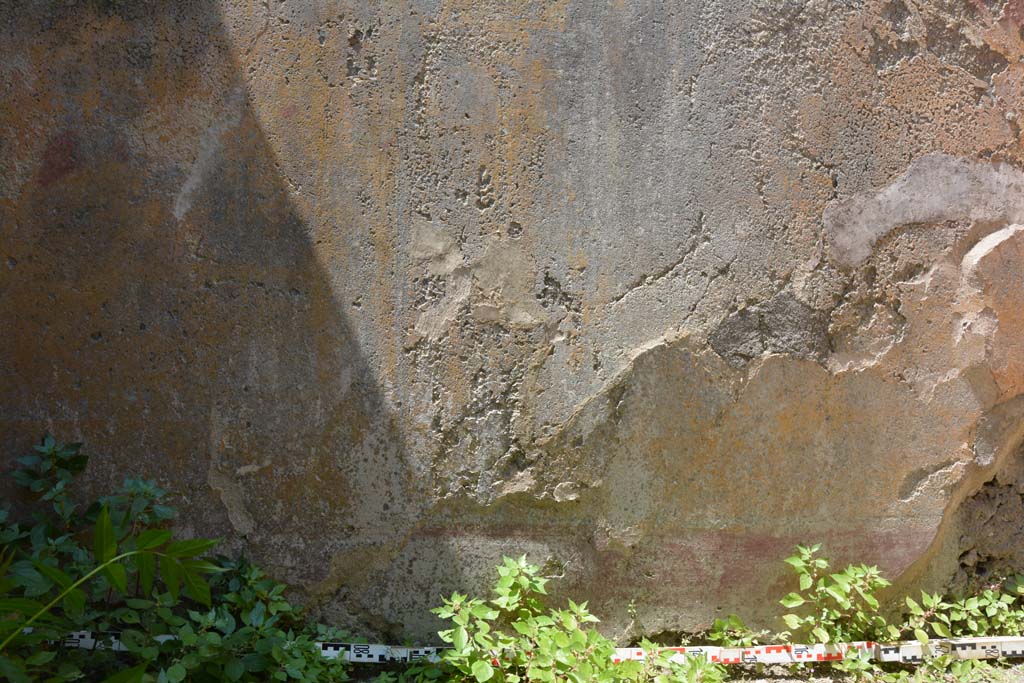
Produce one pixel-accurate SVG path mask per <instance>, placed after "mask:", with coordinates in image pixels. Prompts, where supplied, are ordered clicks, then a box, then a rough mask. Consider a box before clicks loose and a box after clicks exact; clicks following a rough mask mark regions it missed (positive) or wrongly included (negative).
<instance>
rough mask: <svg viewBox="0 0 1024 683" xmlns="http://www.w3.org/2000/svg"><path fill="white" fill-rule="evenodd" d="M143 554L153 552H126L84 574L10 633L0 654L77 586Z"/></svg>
mask: <svg viewBox="0 0 1024 683" xmlns="http://www.w3.org/2000/svg"><path fill="white" fill-rule="evenodd" d="M143 552H153V551H151V550H129V551H128V552H125V553H121V554H120V555H117V556H116V557H112V558H110V559H109V560H107V561H106V562H104V563H102V564H100V565H99V566H97V567H96V568H95V569H93V570H92V571H90V572H89V573H88V574H86V575H85V576H83V577H82V578H80V579H79V580H78V581H75V582H74V583H73V584H71V585H70V586H68V587H67V588H65V589H64V590H63V591H62V592H61V594H60V595H58V596H57V597H55V598H54V599H53V600H51V601H50V602H49V603H48V604H47V605H46V606H44V607H43V608H42V609H40V610H39V611H38V612H36V613H35V614H33V615H32V616H31V617H30V618H29V620H28V621H26V622H25V623H24V624H22V625H21V626H20V627H18V628H16V629H14V630H13V631H11V635H9V636H7V638H5V639H4V642H2V643H0V652H3V651H4V648H6V647H7V645H8V644H9V643H10V642H11V641H12V640H14V638H15V636H17V635H18V634H19V633H22V632H23V631H24V630H25V629H26V628H28V627H29V626H31V625H32V624H33V623H34V622H35V620H36V619H38V618H39V617H41V616H43V615H44V614H46V613H47V612H49V611H50V610H51V609H52V608H53V606H54V605H56V604H57V603H58V602H60V601H61V600H63V599H64V598H66V597H67V596H68V594H69V593H71V591H73V590H75V589H76V588H78V587H79V586H81V585H82V584H83V583H85V582H86V581H88V580H89V579H91V578H92V577H94V576H96V574H98V573H100V572H101V571H103V570H104V569H106V568H107V567H109V566H110V565H112V564H114V563H115V562H120V561H121V560H124V559H126V558H129V557H131V556H133V555H138V554H139V553H143ZM153 554H154V555H159V556H161V557H162V556H163V553H157V552H153Z"/></svg>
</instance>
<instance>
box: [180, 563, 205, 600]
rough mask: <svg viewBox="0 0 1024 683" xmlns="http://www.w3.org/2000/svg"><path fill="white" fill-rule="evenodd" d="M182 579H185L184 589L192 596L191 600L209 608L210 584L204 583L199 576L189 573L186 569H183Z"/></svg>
mask: <svg viewBox="0 0 1024 683" xmlns="http://www.w3.org/2000/svg"><path fill="white" fill-rule="evenodd" d="M182 578H184V579H185V587H186V588H188V594H189V595H191V596H192V599H194V600H196V601H197V602H200V603H202V604H204V605H206V606H207V607H209V606H210V584H208V583H206V581H205V580H204V579H203V577H202V576H200V575H199V574H197V573H195V572H193V571H190V569H189V568H188V567H185V571H184V572H183V573H182Z"/></svg>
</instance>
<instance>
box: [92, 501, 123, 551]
mask: <svg viewBox="0 0 1024 683" xmlns="http://www.w3.org/2000/svg"><path fill="white" fill-rule="evenodd" d="M92 545H93V554H94V555H95V556H96V561H97V562H106V561H108V560H110V559H112V558H113V557H114V555H116V554H117V539H116V538H115V537H114V525H113V524H112V523H111V521H110V512H109V511H108V510H107V506H106V505H104V506H103V508H101V509H100V515H99V517H97V518H96V528H95V529H94V531H93V540H92Z"/></svg>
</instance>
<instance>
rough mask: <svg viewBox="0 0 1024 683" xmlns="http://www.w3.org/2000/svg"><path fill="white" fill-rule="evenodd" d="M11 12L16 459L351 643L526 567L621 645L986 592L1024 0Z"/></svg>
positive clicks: (422, 622)
mask: <svg viewBox="0 0 1024 683" xmlns="http://www.w3.org/2000/svg"><path fill="white" fill-rule="evenodd" d="M0 9H2V11H0V31H2V33H0V46H2V47H0V83H2V85H3V89H4V97H3V98H2V100H0V154H2V158H3V159H4V163H3V167H2V172H0V250H2V252H3V253H2V254H0V257H2V258H3V259H4V263H3V268H2V270H0V329H2V330H3V331H4V332H3V342H2V347H0V382H2V385H0V386H2V390H0V448H2V452H3V454H4V456H5V457H9V456H13V455H16V454H17V453H18V452H20V450H22V449H24V448H26V447H27V446H28V444H29V443H30V442H31V441H32V440H33V439H34V438H36V437H37V436H38V434H39V433H40V432H41V431H42V430H44V429H50V430H52V431H54V432H55V433H56V434H58V435H63V436H65V437H68V438H80V439H83V440H85V441H86V442H87V444H88V448H89V450H90V452H92V453H94V454H100V455H97V456H96V457H94V460H93V462H92V463H91V466H90V471H89V473H88V484H89V485H90V486H93V487H95V488H96V490H100V489H101V488H106V487H108V486H109V485H110V484H111V483H116V482H118V481H119V480H120V479H122V478H123V477H124V476H127V475H142V476H146V477H155V478H157V479H158V480H159V481H160V482H161V483H164V484H166V485H169V486H170V487H171V488H173V489H174V491H175V492H176V493H177V494H178V495H179V496H180V500H181V501H182V503H183V507H184V508H185V510H186V515H185V518H184V520H183V521H182V526H183V529H184V530H185V531H186V532H195V533H201V534H220V535H225V536H226V537H227V539H228V540H227V544H228V546H229V547H231V548H234V549H236V550H243V549H244V550H245V551H246V552H248V553H249V554H251V555H253V556H255V557H256V558H257V559H258V560H259V561H261V562H262V563H264V564H266V565H268V566H269V567H271V568H272V570H273V571H274V572H275V573H276V574H277V575H278V576H279V577H280V578H282V579H285V580H288V581H291V582H294V583H296V584H297V585H299V586H301V587H303V588H304V589H305V591H306V592H307V593H308V595H309V597H310V599H312V600H314V601H315V602H316V603H317V604H318V605H319V606H320V607H321V608H322V610H323V612H324V614H325V616H326V617H327V618H330V619H333V620H334V621H336V622H338V623H339V624H342V625H350V626H353V627H355V628H358V629H360V630H361V631H362V632H364V633H367V634H372V633H374V632H376V633H379V634H385V635H398V634H406V635H410V636H414V637H423V636H425V635H426V634H428V633H429V632H430V631H431V630H432V629H433V628H434V626H435V624H434V622H433V621H432V620H431V618H430V617H429V615H428V614H427V612H426V608H427V607H428V606H430V605H432V604H436V602H437V597H438V596H439V595H440V594H441V593H444V592H449V591H451V590H453V589H456V588H459V589H465V588H467V587H468V588H474V587H476V588H479V587H481V586H483V585H485V584H486V583H487V582H489V580H490V572H491V567H492V566H493V565H494V564H495V563H496V562H497V560H498V558H499V556H500V555H501V554H503V553H504V554H513V553H522V552H525V553H527V554H529V555H530V556H531V557H532V558H534V559H535V560H538V561H543V562H544V563H545V564H546V566H547V567H548V569H549V571H550V573H551V574H552V575H558V576H562V577H563V579H564V580H563V581H560V582H558V584H557V585H558V586H559V587H560V589H561V590H563V591H564V592H567V593H571V594H573V595H576V596H580V597H584V598H588V597H589V598H590V599H591V600H592V604H593V607H594V609H595V611H597V612H598V613H599V614H602V615H603V616H604V617H605V619H606V626H607V628H608V629H609V631H610V632H612V633H622V632H623V630H624V629H626V628H627V625H628V622H629V616H628V614H627V609H626V607H627V604H628V603H629V601H631V600H633V601H635V604H636V607H637V612H638V614H639V615H640V616H641V619H642V622H643V623H642V624H633V625H632V628H633V629H634V630H636V629H640V630H645V631H648V632H650V631H659V630H663V629H694V628H699V627H700V626H702V625H706V624H707V623H708V621H709V620H710V619H712V618H713V617H714V616H716V615H718V614H720V613H723V612H729V611H737V612H742V613H744V614H747V615H751V614H752V615H754V616H757V615H758V614H760V615H762V616H763V615H764V614H767V613H769V612H770V611H774V610H773V606H772V605H771V604H770V602H771V598H772V597H773V596H775V595H777V594H778V591H779V590H780V589H781V587H782V581H783V579H782V570H781V568H780V563H779V560H780V559H781V558H782V557H784V556H785V554H786V553H787V552H788V551H789V549H790V548H791V547H792V545H794V544H795V543H797V542H817V541H820V542H823V543H824V544H825V545H826V546H827V549H828V551H829V553H830V554H831V555H832V556H833V557H835V558H836V559H837V560H838V561H843V560H856V561H866V562H869V563H878V564H880V565H881V566H882V567H883V569H884V570H886V571H887V572H888V573H890V574H894V575H899V576H901V577H902V580H903V581H904V582H911V581H915V580H919V579H921V577H925V576H931V577H933V579H932V580H948V579H949V577H950V576H952V575H953V574H954V573H955V572H957V571H960V570H959V569H958V568H959V567H961V565H963V564H964V563H965V561H966V559H965V558H966V554H967V550H965V549H963V548H962V547H961V544H960V539H961V538H963V539H967V538H968V537H969V536H970V534H969V533H966V532H965V533H963V534H961V533H960V532H958V531H956V530H958V529H964V528H967V527H968V526H969V524H970V522H969V520H970V518H971V517H970V514H971V510H972V509H974V508H971V507H970V506H971V505H978V504H979V503H978V501H979V500H980V498H979V496H985V495H990V493H986V492H987V491H989V488H990V487H991V485H990V487H989V488H986V489H984V490H983V491H982V493H980V494H978V496H975V497H974V498H971V499H969V500H968V502H967V503H966V505H965V506H964V507H963V508H962V509H961V503H962V502H963V501H964V500H965V499H967V497H968V496H972V495H973V494H974V492H975V491H977V490H978V489H979V487H981V486H982V484H983V483H984V482H986V481H988V480H991V479H992V478H993V477H995V476H997V475H998V474H1000V473H1002V472H1004V471H1007V470H1006V468H1007V467H1010V466H1014V463H1016V462H1017V461H1019V459H1020V457H1021V456H1020V455H1015V453H1016V452H1017V446H1018V444H1019V442H1020V440H1021V436H1022V433H1024V430H1022V420H1021V411H1022V409H1024V408H1022V405H1024V404H1022V401H1024V399H1021V398H1019V396H1020V395H1021V393H1022V391H1024V390H1022V387H1021V385H1022V383H1024V348H1022V344H1021V342H1020V341H1019V340H1020V339H1022V338H1024V337H1022V336H1021V335H1022V333H1024V319H1022V315H1024V314H1022V311H1024V300H1022V299H1024V288H1022V274H1024V270H1022V268H1024V228H1022V227H1020V226H1019V225H1018V223H1024V215H1022V214H1024V171H1021V170H1020V169H1021V168H1022V167H1024V160H1022V158H1021V139H1020V128H1019V126H1018V123H1017V121H1018V117H1019V114H1020V109H1019V108H1020V107H1021V105H1022V96H1024V94H1022V90H1021V89H1022V87H1024V64H1022V63H1021V59H1022V57H1024V39H1022V37H1021V25H1022V23H1024V6H1021V5H1020V3H1018V2H1017V1H1016V0H1012V1H1011V2H1006V3H999V2H990V1H984V2H983V1H982V0H960V1H953V0H948V1H947V0H942V1H940V0H927V1H924V2H919V1H911V0H864V1H863V2H859V1H850V2H833V1H831V0H830V1H825V0H820V1H819V0H810V1H809V2H804V1H800V2H795V1H794V2H788V1H787V2H780V1H779V0H755V1H753V2H752V1H751V0H709V1H707V2H695V1H694V2H691V1H689V0H688V1H687V2H618V3H615V2H613V3H597V2H570V1H561V2H539V1H538V2H525V1H524V2H513V3H509V2H499V1H497V0H493V1H491V0H474V1H472V2H453V1H449V0H434V1H431V0H407V1H405V2H397V1H394V2H393V1H391V0H388V1H386V2H372V1H366V2H328V1H327V0H307V1H296V0H290V1H289V2H279V1H278V0H268V1H267V2H262V3H241V2H237V3H236V2H220V3H213V2H205V1H202V2H200V1H196V2H185V1H181V2H173V3H172V2H127V1H125V2H119V1H118V0H88V1H83V2H79V3H77V4H74V5H68V4H66V3H55V2H54V3H50V2H36V3H13V2H10V1H8V2H2V1H0ZM1006 476H1009V475H1006ZM994 485H997V484H994ZM997 495H1002V494H997ZM958 511H959V512H958ZM965 520H967V521H965ZM998 533H1000V534H1007V533H1010V530H1000V531H999V532H998ZM979 552H980V551H979ZM985 552H988V553H989V554H990V555H991V554H993V553H997V552H998V551H997V550H986V551H985ZM1005 554H1006V553H1004V555H1005ZM967 564H969V562H968V563H967ZM934 577H938V578H934Z"/></svg>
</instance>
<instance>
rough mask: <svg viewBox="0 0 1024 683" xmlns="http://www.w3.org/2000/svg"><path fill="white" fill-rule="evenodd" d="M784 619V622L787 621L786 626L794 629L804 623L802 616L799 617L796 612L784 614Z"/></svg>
mask: <svg viewBox="0 0 1024 683" xmlns="http://www.w3.org/2000/svg"><path fill="white" fill-rule="evenodd" d="M782 620H783V621H784V622H786V626H788V627H790V628H791V629H794V630H796V629H798V628H800V626H801V625H802V624H803V622H802V621H801V619H800V617H798V616H797V615H795V614H786V615H783V617H782Z"/></svg>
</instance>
